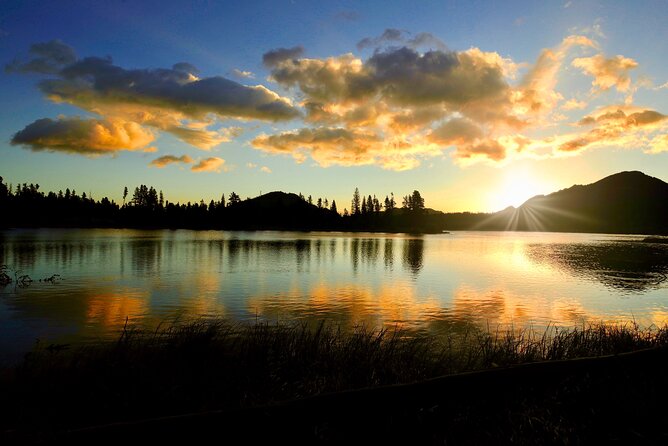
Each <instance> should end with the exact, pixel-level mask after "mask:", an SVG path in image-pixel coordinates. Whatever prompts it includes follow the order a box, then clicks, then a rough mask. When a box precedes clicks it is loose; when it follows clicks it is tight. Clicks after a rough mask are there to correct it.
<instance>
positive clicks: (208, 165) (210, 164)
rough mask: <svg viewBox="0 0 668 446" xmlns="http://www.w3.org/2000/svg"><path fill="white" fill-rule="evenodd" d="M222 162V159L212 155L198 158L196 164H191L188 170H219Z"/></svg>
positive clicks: (221, 168) (223, 161) (223, 162)
mask: <svg viewBox="0 0 668 446" xmlns="http://www.w3.org/2000/svg"><path fill="white" fill-rule="evenodd" d="M224 164H225V160H224V159H222V158H218V157H216V156H213V157H211V158H204V159H203V160H200V161H199V162H198V163H197V164H195V165H194V166H192V167H191V168H190V170H192V171H193V172H220V171H221V170H223V166H224Z"/></svg>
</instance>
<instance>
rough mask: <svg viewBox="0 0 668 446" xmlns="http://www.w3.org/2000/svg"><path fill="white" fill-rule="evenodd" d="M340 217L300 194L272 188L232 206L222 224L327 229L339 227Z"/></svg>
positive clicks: (257, 227) (264, 227) (259, 227)
mask: <svg viewBox="0 0 668 446" xmlns="http://www.w3.org/2000/svg"><path fill="white" fill-rule="evenodd" d="M339 220H340V217H339V215H338V214H336V213H335V212H332V211H330V210H329V209H325V208H319V207H317V206H315V205H313V204H310V203H308V202H306V201H304V200H303V199H301V198H300V197H299V196H298V195H296V194H292V193H285V192H270V193H268V194H264V195H260V196H259V197H255V198H251V199H248V200H245V201H241V202H239V203H236V204H234V205H231V206H228V207H227V208H226V209H225V215H224V218H223V219H222V222H221V226H222V227H223V228H225V229H244V230H257V229H282V230H327V229H335V228H336V227H337V225H338V224H339Z"/></svg>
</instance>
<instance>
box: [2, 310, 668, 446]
mask: <svg viewBox="0 0 668 446" xmlns="http://www.w3.org/2000/svg"><path fill="white" fill-rule="evenodd" d="M667 332H668V331H667V330H666V328H662V329H656V330H641V329H639V328H638V327H635V326H629V327H609V326H597V327H588V328H583V329H576V330H569V331H561V332H556V333H555V332H553V333H552V334H551V336H549V337H547V336H538V337H537V336H531V335H530V334H528V333H526V332H522V333H510V334H503V335H500V334H484V333H479V334H475V335H469V334H467V335H464V336H453V337H451V338H449V339H448V340H447V341H446V342H435V341H434V340H433V339H430V338H426V337H406V336H404V334H402V333H390V332H378V331H368V330H363V329H359V330H358V331H356V332H355V333H353V334H342V333H341V332H339V331H338V330H336V329H335V328H332V327H325V326H321V327H319V328H317V327H316V328H314V329H307V328H306V327H294V326H292V327H280V326H279V327H276V326H267V325H260V326H254V327H243V328H239V327H233V326H229V325H225V324H221V323H216V324H213V325H212V324H211V323H199V324H194V325H188V326H183V327H180V328H178V327H176V328H175V327H172V328H170V329H168V330H166V331H163V332H160V333H158V332H156V333H153V334H147V333H143V334H142V333H125V334H124V335H123V336H122V337H121V338H120V339H119V341H118V343H116V344H113V345H104V346H97V347H88V348H86V349H84V350H77V351H76V352H67V351H63V350H62V349H61V348H60V347H59V346H52V347H51V349H50V350H49V349H48V348H45V349H42V350H39V351H36V352H34V353H33V354H31V355H30V356H29V357H27V358H26V361H25V362H24V363H23V364H22V365H21V366H20V367H18V368H17V369H15V370H6V371H5V372H4V375H3V377H2V389H0V390H2V394H3V404H2V438H0V439H2V440H3V441H2V443H3V444H6V443H8V442H9V443H40V442H41V443H54V442H58V443H63V442H66V443H67V444H100V443H105V444H111V443H119V442H124V443H131V444H133V443H139V442H142V443H143V442H150V443H151V444H153V443H157V444H159V443H170V444H171V443H185V444H194V443H201V442H204V441H205V440H207V439H208V438H212V437H213V438H217V439H219V440H220V442H222V443H228V441H231V443H232V444H236V443H239V442H243V443H263V444H267V443H275V442H277V441H278V442H281V443H282V442H283V441H290V442H291V443H293V444H294V443H309V444H314V443H319V444H341V443H345V444H351V443H361V442H366V443H371V444H378V443H380V442H384V443H390V444H397V443H404V444H593V443H600V442H605V443H613V444H666V443H668V410H667V409H666V407H665V405H666V403H665V401H666V397H668V380H666V376H668V374H667V373H666V372H668V350H667V348H668V347H667V346H668V334H667ZM622 352H633V353H622ZM592 356H598V357H592ZM582 357H587V358H586V359H572V358H582ZM545 360H547V361H545ZM536 361H539V362H536ZM458 372H459V373H458ZM462 372H463V373H462ZM443 375H447V376H443ZM401 383H406V384H401ZM411 383H412V384H411ZM392 384H394V385H392ZM184 414H189V415H184ZM175 415H176V416H175Z"/></svg>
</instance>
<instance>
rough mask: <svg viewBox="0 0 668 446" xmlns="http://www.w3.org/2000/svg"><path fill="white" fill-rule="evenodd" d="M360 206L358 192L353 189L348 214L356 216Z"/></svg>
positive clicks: (356, 189)
mask: <svg viewBox="0 0 668 446" xmlns="http://www.w3.org/2000/svg"><path fill="white" fill-rule="evenodd" d="M360 204H361V203H360V190H359V189H358V188H355V192H354V193H353V200H352V202H351V205H350V212H351V214H352V215H357V214H359V213H360Z"/></svg>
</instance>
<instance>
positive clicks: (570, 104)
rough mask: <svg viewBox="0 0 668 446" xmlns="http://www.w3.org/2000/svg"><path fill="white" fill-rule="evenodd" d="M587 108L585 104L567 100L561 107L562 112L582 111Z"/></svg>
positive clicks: (575, 100)
mask: <svg viewBox="0 0 668 446" xmlns="http://www.w3.org/2000/svg"><path fill="white" fill-rule="evenodd" d="M586 107H587V103H586V102H584V101H578V100H577V99H575V98H573V99H569V100H568V101H566V102H565V103H564V104H563V105H562V106H561V109H562V110H582V109H583V108H586Z"/></svg>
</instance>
